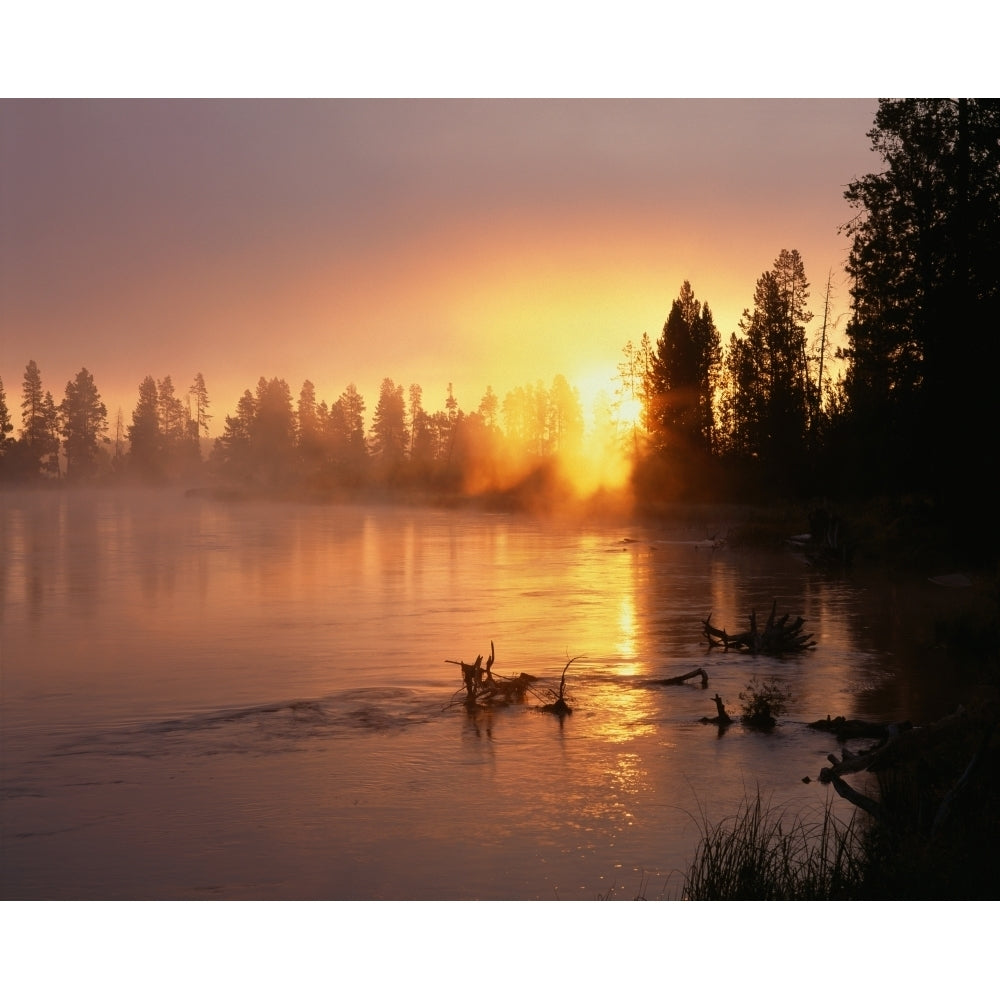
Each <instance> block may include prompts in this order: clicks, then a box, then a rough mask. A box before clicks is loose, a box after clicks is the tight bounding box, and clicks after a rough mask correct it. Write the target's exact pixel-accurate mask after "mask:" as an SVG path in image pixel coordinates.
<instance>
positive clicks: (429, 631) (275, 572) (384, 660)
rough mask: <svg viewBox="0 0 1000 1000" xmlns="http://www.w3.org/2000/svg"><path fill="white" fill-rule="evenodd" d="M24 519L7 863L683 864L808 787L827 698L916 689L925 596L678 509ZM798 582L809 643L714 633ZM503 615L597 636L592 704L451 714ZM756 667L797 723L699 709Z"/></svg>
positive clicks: (408, 878) (268, 871) (510, 636)
mask: <svg viewBox="0 0 1000 1000" xmlns="http://www.w3.org/2000/svg"><path fill="white" fill-rule="evenodd" d="M625 538H632V539H636V541H628V542H626V541H624V539H625ZM0 539H2V545H3V553H2V554H3V559H2V565H0V587H2V592H0V596H2V599H3V608H2V614H3V619H2V626H3V635H2V656H3V663H2V667H3V684H4V689H3V694H4V697H3V701H2V704H0V710H2V712H3V718H2V724H3V733H4V740H5V743H4V755H3V761H2V767H3V772H2V773H3V781H4V791H5V792H9V793H10V794H9V796H8V798H7V800H6V802H5V808H4V811H3V815H2V822H3V824H4V827H3V831H2V833H3V842H4V849H5V853H6V856H5V858H4V861H3V865H4V879H5V886H13V885H14V884H15V881H16V885H17V886H20V887H26V888H25V891H27V892H31V891H34V892H36V893H37V894H40V895H46V894H54V895H63V896H70V897H72V896H74V895H75V894H87V893H90V894H91V895H97V896H100V895H102V894H106V895H114V894H124V895H128V894H129V893H133V894H142V892H146V893H148V894H153V895H156V894H160V895H171V894H173V895H180V896H183V895H184V894H185V893H188V894H190V893H191V891H192V888H191V887H192V886H206V885H212V886H216V887H217V890H218V892H219V894H221V895H230V896H234V895H239V894H240V892H246V893H247V894H249V895H253V894H254V892H257V893H260V894H264V895H267V894H273V895H278V896H280V895H287V896H294V897H300V896H303V897H304V896H312V895H319V896H325V895H326V896H335V897H340V896H373V897H374V896H387V897H398V898H414V897H416V898H426V897H428V896H430V897H435V898H437V897H441V898H452V897H454V898H468V897H470V896H477V895H478V896H493V897H500V898H505V897H512V898H535V897H542V898H555V897H556V896H558V897H559V898H568V897H577V898H595V896H596V895H597V894H598V892H599V891H606V889H607V885H608V880H609V879H611V878H615V879H618V878H620V875H621V873H622V872H635V871H639V870H646V871H666V872H669V871H670V870H671V869H672V868H675V867H682V866H683V865H684V864H685V862H686V861H687V860H689V859H690V850H691V847H692V843H693V839H694V838H695V837H696V836H697V829H696V824H694V823H693V821H692V819H691V817H692V816H695V815H698V813H699V811H700V810H701V809H703V808H704V809H706V810H708V811H710V812H711V811H712V810H713V809H715V808H716V807H718V808H719V809H721V810H731V808H732V804H733V802H735V801H738V799H739V798H740V797H741V796H742V794H743V793H744V791H745V789H746V788H747V787H749V788H751V789H752V788H753V787H754V786H755V783H757V782H760V783H762V784H763V785H764V786H765V787H767V788H770V789H779V790H780V793H781V795H782V797H783V800H784V799H786V798H787V800H788V801H789V802H790V803H791V804H792V805H793V806H796V805H799V804H810V803H815V802H816V801H817V796H822V794H823V793H822V791H821V790H817V788H816V787H815V785H804V784H803V783H802V782H801V778H802V777H803V776H804V775H805V774H809V773H812V774H813V776H815V774H816V773H817V771H818V768H819V766H821V765H822V763H823V762H824V761H825V754H826V753H827V752H829V750H831V749H832V745H830V744H829V742H828V741H827V740H826V738H825V737H823V736H821V735H816V734H813V733H811V731H809V730H807V729H806V728H805V727H804V726H803V725H802V723H803V722H804V721H809V720H811V719H814V718H818V717H821V716H825V715H826V714H827V713H831V714H844V715H857V714H865V715H868V716H874V717H876V718H878V717H882V718H888V719H890V720H892V719H894V718H896V717H897V716H896V713H897V711H899V710H900V706H901V705H905V704H907V699H911V698H913V697H914V695H913V693H912V691H913V689H915V688H916V687H917V685H916V684H914V685H910V686H907V685H906V684H904V683H902V681H901V679H900V674H901V673H902V672H903V670H904V669H905V663H902V662H899V660H900V659H902V657H899V656H897V654H896V652H895V648H894V647H893V646H890V645H887V643H897V642H901V641H902V640H904V639H905V638H906V636H907V634H908V633H907V632H906V630H905V629H904V625H903V621H904V620H903V618H902V607H903V605H905V604H906V603H907V601H908V595H905V594H902V593H896V594H890V595H888V596H886V595H883V594H877V593H875V592H872V591H866V590H864V589H862V588H860V587H859V586H858V585H857V584H855V583H852V582H850V581H836V580H828V579H825V578H823V577H820V576H817V575H816V574H814V573H812V572H811V571H810V570H808V568H806V567H804V566H802V565H801V564H798V563H796V562H795V561H794V560H793V559H791V558H790V557H789V556H788V555H787V554H784V553H770V554H761V553H753V552H726V551H725V550H713V549H712V548H711V547H705V546H699V545H697V544H692V541H693V539H692V537H691V536H690V533H689V532H687V531H686V529H683V528H682V527H679V526H675V527H672V526H663V527H661V528H658V529H656V530H655V531H653V530H646V529H640V528H638V527H637V526H635V525H622V526H615V527H614V528H609V527H607V526H601V525H596V526H583V527H579V526H577V527H572V528H570V527H566V526H565V525H557V524H554V523H550V522H546V521H539V520H532V519H528V518H518V517H514V516H510V515H496V514H479V513H471V512H456V511H435V510H419V509H406V510H393V509H388V508H382V509H379V508H369V507H351V506H329V507H324V506H319V505H317V506H308V505H297V504H275V505H268V504H257V503H245V504H229V505H227V504H215V503H208V502H204V501H202V500H185V499H184V498H183V497H177V496H172V495H166V494H156V493H150V494H135V495H128V494H112V493H109V494H100V493H94V494H75V493H51V494H37V495H36V494H32V495H25V496H19V495H14V494H4V495H3V496H0ZM695 540H696V539H695ZM775 600H776V601H777V602H778V606H779V610H780V611H782V612H784V611H788V612H789V613H791V614H793V615H798V614H801V615H802V616H803V617H804V618H806V623H807V629H808V630H809V631H813V632H814V633H815V635H816V639H817V647H816V649H815V650H814V651H813V652H812V653H809V654H807V655H805V656H802V657H798V658H789V659H786V660H773V659H769V658H767V657H759V658H756V659H754V658H752V657H747V656H744V655H741V654H739V653H735V652H732V651H730V652H728V653H727V652H723V651H721V650H713V651H711V652H710V651H709V650H708V648H707V646H706V644H705V642H704V640H703V638H702V636H701V621H702V619H704V617H705V615H706V614H708V613H709V612H710V611H711V612H712V614H713V621H714V622H716V623H717V624H719V625H721V626H725V627H727V628H731V629H733V628H736V627H739V626H740V625H741V624H742V623H743V622H745V619H746V616H747V615H748V614H749V611H750V610H752V609H756V610H758V612H763V613H766V611H767V610H768V609H769V608H770V606H771V602H772V601H775ZM490 640H494V641H495V643H496V653H497V663H496V666H495V668H494V669H495V670H496V671H497V672H498V673H500V674H503V675H505V676H510V675H512V674H515V673H518V672H527V673H531V674H533V675H535V676H536V677H538V678H539V685H540V686H541V687H548V688H551V689H552V690H553V691H557V690H558V687H559V682H560V678H561V676H562V672H563V669H564V667H565V665H566V662H567V660H570V659H571V658H574V657H576V658H577V659H574V662H573V663H572V664H571V666H570V667H569V669H568V671H567V673H566V697H567V700H568V701H569V702H570V704H571V705H572V707H573V709H574V711H573V714H572V715H571V716H568V717H566V718H562V719H560V718H557V717H555V716H552V715H550V714H546V713H543V712H539V711H537V709H536V706H535V705H534V704H533V703H532V702H531V701H530V699H529V701H528V702H527V703H526V704H524V705H519V706H511V707H509V708H499V707H497V708H494V709H487V710H478V711H475V712H467V711H466V710H465V708H464V707H463V706H457V707H455V708H454V709H452V710H445V707H446V706H447V705H448V703H449V700H450V699H451V697H452V695H453V693H454V692H455V691H457V690H459V689H460V688H461V676H460V674H459V672H458V670H457V668H456V667H455V666H454V665H452V664H448V663H446V662H445V661H446V660H448V659H455V660H457V659H462V660H465V661H466V662H471V661H472V660H474V659H475V657H476V656H477V655H478V654H479V653H488V652H489V648H490V647H489V644H490ZM902 648H903V649H904V651H905V650H906V648H907V647H902ZM698 667H700V668H703V669H705V670H706V671H707V672H708V673H709V676H710V678H711V680H710V687H709V688H708V689H702V688H701V686H700V685H699V684H697V683H694V682H689V683H686V684H682V685H679V686H672V687H663V686H660V685H656V684H655V683H653V682H655V681H657V680H662V679H663V678H665V677H669V676H675V675H679V674H682V673H685V672H687V671H688V670H691V669H694V668H698ZM754 674H756V675H758V676H771V675H773V676H775V677H778V678H779V679H780V680H781V681H782V682H783V683H784V684H785V685H787V687H788V688H789V689H790V690H791V691H792V693H793V697H794V701H793V704H792V709H791V712H790V717H789V719H788V721H787V724H786V725H783V726H781V727H779V729H778V731H776V732H775V733H774V734H771V735H761V734H754V733H749V732H746V731H744V730H743V729H742V727H740V726H734V727H732V729H731V730H730V731H729V732H727V733H726V735H725V738H724V739H718V738H717V731H716V732H713V730H712V728H711V727H705V726H701V725H700V724H699V723H698V721H697V720H698V719H700V718H701V717H702V716H706V715H709V714H712V713H713V711H714V709H713V706H712V704H711V701H710V698H711V696H712V695H713V694H714V693H716V692H717V693H719V695H720V696H721V697H722V698H723V699H724V701H725V702H726V703H727V704H728V705H729V706H730V707H731V709H733V710H734V711H735V710H737V706H738V701H737V696H738V693H739V691H740V690H741V689H742V688H743V686H744V685H745V684H746V683H747V681H748V680H749V679H750V677H751V676H753V675H754ZM910 703H912V702H910ZM67 748H69V750H67ZM109 817H117V819H116V820H115V821H114V822H112V820H111V819H109ZM59 831H77V832H61V833H60V832H59ZM84 831H90V832H84ZM43 834H44V836H43ZM226 843H234V844H238V845H239V846H238V847H237V848H234V849H233V850H232V851H226V850H223V849H221V848H220V844H226ZM10 852H13V853H10ZM81 856H86V857H88V858H90V859H91V861H90V865H89V868H88V872H87V873H84V872H81V871H80V866H79V865H74V864H73V859H74V858H79V857H81ZM137 887H138V888H137ZM239 887H244V888H243V889H241V888H239ZM246 887H251V888H246ZM636 890H638V885H636V886H635V887H633V893H634V891H636Z"/></svg>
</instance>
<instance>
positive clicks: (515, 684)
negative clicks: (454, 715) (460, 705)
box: [445, 639, 538, 708]
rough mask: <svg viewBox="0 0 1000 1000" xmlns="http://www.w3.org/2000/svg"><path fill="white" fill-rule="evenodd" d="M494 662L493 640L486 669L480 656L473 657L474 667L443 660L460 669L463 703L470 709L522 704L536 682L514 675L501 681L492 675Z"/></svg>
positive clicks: (497, 676) (495, 675)
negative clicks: (492, 705)
mask: <svg viewBox="0 0 1000 1000" xmlns="http://www.w3.org/2000/svg"><path fill="white" fill-rule="evenodd" d="M495 662H496V650H495V647H494V645H493V640H492V639H491V640H490V655H489V659H487V661H486V665H485V666H483V656H482V653H480V654H479V656H477V657H476V659H475V662H473V663H466V662H465V661H464V660H445V663H454V664H455V665H456V666H458V667H461V668H462V684H463V687H464V690H465V699H464V701H465V704H466V705H467V706H469V707H470V708H471V707H475V706H476V705H489V704H493V703H495V702H499V703H500V704H507V705H509V704H511V703H512V702H517V701H523V700H524V696H525V695H526V694H527V692H528V691H529V690H530V688H531V685H532V684H534V683H535V681H537V680H538V678H537V677H533V676H532V675H531V674H523V673H522V674H515V675H514V676H513V677H502V676H500V675H497V674H494V673H493V664H494V663H495ZM454 702H455V699H454V698H452V704H454Z"/></svg>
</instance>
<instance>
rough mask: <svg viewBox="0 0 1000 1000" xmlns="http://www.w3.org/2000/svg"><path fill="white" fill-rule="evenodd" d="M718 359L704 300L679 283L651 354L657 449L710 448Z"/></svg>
mask: <svg viewBox="0 0 1000 1000" xmlns="http://www.w3.org/2000/svg"><path fill="white" fill-rule="evenodd" d="M719 363H720V346H719V331H718V330H717V329H716V327H715V322H714V320H713V319H712V311H711V309H710V308H709V306H708V303H705V304H704V305H702V304H701V303H700V302H699V301H698V300H697V299H696V298H695V297H694V292H693V291H692V290H691V283H690V282H688V281H685V282H684V283H683V284H682V285H681V290H680V294H679V296H678V297H677V298H676V299H674V301H673V303H672V304H671V307H670V313H669V315H668V316H667V321H666V323H665V324H664V327H663V333H662V335H661V336H660V338H659V339H658V340H657V343H656V350H655V352H654V353H653V355H652V358H651V359H650V364H649V369H648V372H647V375H646V386H645V390H646V395H647V398H648V401H649V402H648V407H649V414H650V417H649V424H650V431H651V434H652V437H653V444H654V447H656V448H657V450H659V451H661V452H664V451H666V452H670V451H672V452H675V453H684V454H688V453H691V452H702V453H705V454H707V453H710V452H711V451H712V447H713V441H714V430H715V410H714V397H715V389H716V382H717V378H718V369H719Z"/></svg>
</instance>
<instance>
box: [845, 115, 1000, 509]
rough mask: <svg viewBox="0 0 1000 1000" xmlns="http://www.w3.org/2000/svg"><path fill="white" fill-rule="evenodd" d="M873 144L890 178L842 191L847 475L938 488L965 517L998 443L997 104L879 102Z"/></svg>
mask: <svg viewBox="0 0 1000 1000" xmlns="http://www.w3.org/2000/svg"><path fill="white" fill-rule="evenodd" d="M868 136H869V138H870V139H871V141H872V149H873V150H874V151H875V152H877V153H879V154H880V155H881V157H882V159H883V161H884V164H885V168H884V169H883V170H882V171H881V172H880V173H871V174H866V175H864V176H863V177H861V178H859V179H855V180H854V181H853V182H852V183H851V184H849V185H848V187H847V190H846V192H845V197H846V198H847V201H848V202H849V203H850V204H851V206H852V207H853V208H854V209H855V210H856V212H857V214H856V215H855V217H854V218H853V219H852V220H851V221H850V222H849V223H848V224H847V225H846V226H845V229H846V231H847V233H848V234H849V235H850V236H851V238H852V245H851V251H850V257H849V259H848V265H847V271H848V274H849V276H850V278H851V280H852V288H851V296H852V307H853V309H852V317H851V320H850V322H849V324H848V328H847V338H848V347H847V350H846V351H845V352H844V353H845V356H846V358H847V361H848V367H847V372H846V376H845V381H844V392H845V398H846V408H847V412H846V415H845V416H846V419H847V434H848V436H849V437H848V439H849V441H850V444H851V449H852V456H853V461H852V462H851V463H850V465H851V467H853V468H858V467H860V468H861V469H862V472H863V474H864V476H865V477H866V480H867V481H868V482H869V484H870V485H871V486H875V487H877V488H878V487H881V488H888V489H912V488H914V487H918V486H919V487H926V488H929V489H930V490H931V491H932V492H933V493H934V494H936V496H937V497H938V499H940V500H942V501H945V504H946V506H947V507H948V508H949V509H950V510H951V512H952V513H953V514H955V516H956V518H957V517H958V516H960V514H959V512H960V511H961V510H962V509H963V508H968V507H969V504H970V503H972V502H973V501H974V500H975V499H976V498H975V497H974V496H973V495H972V493H973V491H970V490H969V489H968V486H967V476H968V471H969V469H971V468H974V467H975V466H976V465H977V464H978V463H979V462H981V461H982V459H983V458H984V457H985V456H991V455H995V454H996V452H997V444H998V442H997V434H998V432H997V421H996V419H995V413H994V408H995V406H994V402H993V396H992V393H990V392H989V391H987V389H986V387H985V385H984V384H983V382H982V378H981V374H980V373H989V374H990V375H992V373H994V372H995V371H996V370H997V363H998V361H1000V358H998V351H1000V349H998V339H1000V338H997V336H996V334H995V328H996V316H997V313H998V310H1000V268H997V266H996V261H997V260H1000V100H996V99H989V100H971V99H964V98H960V99H958V100H943V99H915V100H882V101H880V102H879V107H878V111H877V113H876V116H875V121H874V127H873V128H872V130H871V131H870V132H869V133H868ZM977 376H979V377H977ZM847 466H848V463H846V462H845V471H846V470H847ZM875 477H881V481H880V482H877V483H876V482H875V481H874V480H875ZM981 514H982V517H983V519H984V520H988V521H989V522H995V520H996V519H995V517H993V516H992V515H990V514H989V513H988V512H987V511H986V510H985V509H984V510H982V511H981Z"/></svg>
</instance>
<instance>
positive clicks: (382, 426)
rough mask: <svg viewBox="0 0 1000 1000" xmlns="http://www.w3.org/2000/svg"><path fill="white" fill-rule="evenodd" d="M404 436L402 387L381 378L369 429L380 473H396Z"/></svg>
mask: <svg viewBox="0 0 1000 1000" xmlns="http://www.w3.org/2000/svg"><path fill="white" fill-rule="evenodd" d="M407 437H408V436H407V433H406V404H405V403H404V401H403V386H402V385H396V383H395V382H394V381H393V380H392V379H391V378H385V379H383V380H382V384H381V386H380V387H379V397H378V403H377V404H376V405H375V415H374V417H373V418H372V431H371V453H372V457H373V458H374V459H375V460H376V461H377V462H378V464H379V466H380V467H381V468H380V472H381V474H382V475H383V476H388V477H389V478H393V477H395V476H396V475H397V474H398V472H399V469H400V468H401V467H402V464H403V460H404V458H405V456H406V443H407Z"/></svg>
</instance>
